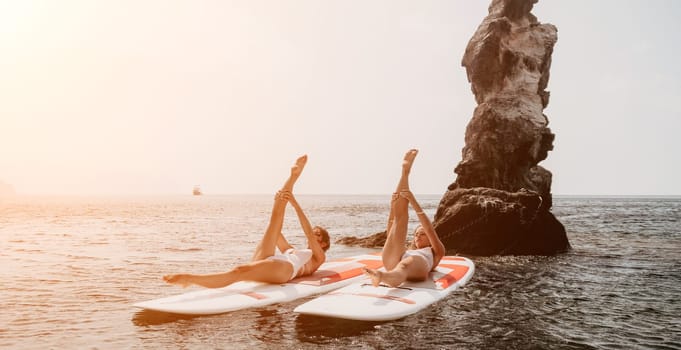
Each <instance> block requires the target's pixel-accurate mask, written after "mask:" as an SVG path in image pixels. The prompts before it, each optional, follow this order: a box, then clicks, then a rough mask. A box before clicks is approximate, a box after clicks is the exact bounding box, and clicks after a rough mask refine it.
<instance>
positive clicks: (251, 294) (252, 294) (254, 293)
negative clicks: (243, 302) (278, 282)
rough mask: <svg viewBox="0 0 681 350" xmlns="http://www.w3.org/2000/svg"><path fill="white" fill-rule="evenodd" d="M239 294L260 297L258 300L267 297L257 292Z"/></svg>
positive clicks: (254, 297)
mask: <svg viewBox="0 0 681 350" xmlns="http://www.w3.org/2000/svg"><path fill="white" fill-rule="evenodd" d="M239 294H241V295H245V296H247V297H251V298H253V299H258V300H262V299H267V296H265V295H262V294H258V293H256V292H241V293H239Z"/></svg>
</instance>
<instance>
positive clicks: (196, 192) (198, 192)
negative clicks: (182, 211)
mask: <svg viewBox="0 0 681 350" xmlns="http://www.w3.org/2000/svg"><path fill="white" fill-rule="evenodd" d="M192 194H193V195H195V196H200V195H202V194H203V193H201V188H200V187H199V186H198V185H197V186H194V189H193V190H192Z"/></svg>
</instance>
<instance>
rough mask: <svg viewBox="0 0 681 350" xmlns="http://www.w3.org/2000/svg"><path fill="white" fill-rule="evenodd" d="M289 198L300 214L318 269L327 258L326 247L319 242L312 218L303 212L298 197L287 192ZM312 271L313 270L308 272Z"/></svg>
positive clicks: (315, 265)
mask: <svg viewBox="0 0 681 350" xmlns="http://www.w3.org/2000/svg"><path fill="white" fill-rule="evenodd" d="M287 199H288V201H289V203H291V206H293V209H295V210H296V214H297V215H298V221H300V226H301V228H302V229H303V232H304V233H305V237H307V244H308V246H309V247H310V249H311V250H312V259H310V260H311V261H312V262H313V263H314V266H313V271H314V270H316V269H317V268H318V267H319V265H321V264H322V263H324V261H325V260H326V254H325V253H324V249H322V246H321V245H319V242H318V241H317V236H315V234H314V232H312V225H311V224H310V220H308V219H307V216H306V215H305V213H304V212H303V208H301V207H300V204H298V201H297V200H296V198H295V197H294V196H293V194H292V193H290V192H289V193H287ZM308 273H311V272H308Z"/></svg>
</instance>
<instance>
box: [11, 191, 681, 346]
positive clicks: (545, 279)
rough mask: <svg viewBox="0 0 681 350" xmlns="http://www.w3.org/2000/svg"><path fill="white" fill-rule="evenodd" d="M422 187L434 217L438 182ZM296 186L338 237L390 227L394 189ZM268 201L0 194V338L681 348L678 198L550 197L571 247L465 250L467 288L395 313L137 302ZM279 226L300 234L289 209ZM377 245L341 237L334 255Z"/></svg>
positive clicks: (228, 249)
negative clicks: (488, 252)
mask: <svg viewBox="0 0 681 350" xmlns="http://www.w3.org/2000/svg"><path fill="white" fill-rule="evenodd" d="M418 198H419V200H420V202H421V203H422V206H423V207H424V209H425V211H426V213H428V214H429V215H430V216H431V217H432V215H433V214H434V212H435V210H436V208H437V204H438V202H439V196H418ZM298 200H299V202H300V203H301V205H302V206H303V207H304V209H305V210H306V212H307V214H308V217H309V218H310V220H311V222H312V224H313V225H322V226H325V227H327V228H328V229H329V231H330V233H331V235H332V236H333V238H334V239H335V238H339V237H343V236H350V235H352V236H365V235H369V234H373V233H375V232H379V231H382V230H384V229H385V224H386V217H387V213H388V209H389V207H388V203H389V197H388V196H387V195H386V196H300V197H299V198H298ZM271 205H272V196H260V195H250V196H165V197H164V196H159V197H65V198H58V197H14V198H10V199H7V198H5V199H0V242H1V243H0V244H1V249H0V293H1V294H0V295H1V297H0V310H2V312H1V313H0V348H3V349H5V348H7V349H49V348H54V349H63V348H65V349H90V348H93V349H127V348H151V349H158V348H168V349H172V348H188V349H253V348H268V349H272V348H273V349H283V348H286V349H308V348H309V349H317V348H338V349H348V348H358V349H381V348H383V349H396V348H416V349H418V348H422V349H527V348H538V349H638V348H641V349H648V348H651V349H681V303H680V301H679V299H680V298H681V256H680V255H681V198H674V197H658V198H645V197H637V198H625V197H592V198H589V197H556V198H555V199H554V208H553V212H554V214H555V215H556V216H557V217H558V219H559V220H560V221H561V222H562V223H563V224H564V225H565V227H566V229H567V232H568V238H569V240H570V243H571V244H572V246H573V249H572V250H571V251H570V252H569V253H566V254H561V255H558V256H553V257H540V256H518V257H510V256H509V257H473V256H471V257H470V258H472V259H473V261H474V262H475V264H476V273H475V275H474V276H473V278H472V280H471V281H470V282H469V283H468V284H467V285H466V286H465V287H463V288H462V289H460V290H457V291H455V292H454V293H453V294H451V295H450V296H449V297H447V298H445V299H444V300H442V301H440V302H438V303H436V304H434V305H432V306H431V307H429V308H427V309H425V310H424V311H422V312H419V313H417V314H415V315H412V316H409V317H405V318H403V319H400V320H396V321H390V322H381V323H375V322H373V323H372V322H355V321H341V320H333V319H324V318H316V317H310V316H303V315H298V314H296V313H293V309H294V308H295V307H296V306H297V305H299V304H300V303H302V302H304V301H305V300H307V299H304V300H297V301H294V302H289V303H284V304H277V305H271V306H268V307H263V308H255V309H249V310H243V311H237V312H231V313H226V314H221V315H214V316H201V317H191V316H181V315H172V314H164V313H155V312H150V311H142V310H139V309H136V308H134V307H132V304H133V303H135V302H139V301H143V300H148V299H153V298H158V297H162V296H168V295H173V294H178V293H182V292H186V291H188V290H194V289H198V288H197V287H192V288H189V289H182V288H180V287H178V286H173V285H168V284H165V283H164V282H163V281H162V280H161V277H162V276H163V275H164V274H169V273H178V272H192V273H211V272H220V271H225V270H227V269H229V268H230V267H232V266H234V265H237V264H241V263H246V262H248V261H249V260H250V258H251V255H252V252H253V248H254V247H255V245H256V244H257V242H258V240H259V238H260V235H261V234H262V232H263V231H264V229H265V227H266V225H267V221H268V219H269V214H270V210H271ZM412 214H413V213H412ZM411 220H412V221H411V223H410V225H412V226H415V225H416V222H415V220H416V219H415V216H414V215H412V218H411ZM284 233H285V235H286V236H287V238H288V239H289V241H290V242H291V243H292V244H293V245H298V246H300V245H304V242H305V240H304V236H303V235H302V233H301V230H300V226H299V224H298V222H297V220H296V217H295V213H294V212H293V210H291V209H289V210H288V211H287V215H286V221H285V225H284ZM367 251H374V250H370V249H365V248H356V247H346V246H341V245H337V244H335V245H332V248H331V249H330V251H329V253H328V254H329V258H331V259H333V258H336V257H342V256H349V255H355V254H359V253H364V252H367Z"/></svg>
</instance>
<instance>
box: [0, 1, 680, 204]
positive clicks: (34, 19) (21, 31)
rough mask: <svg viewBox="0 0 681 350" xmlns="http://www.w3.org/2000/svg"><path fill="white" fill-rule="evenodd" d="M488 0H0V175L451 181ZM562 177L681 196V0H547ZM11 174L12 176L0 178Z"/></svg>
mask: <svg viewBox="0 0 681 350" xmlns="http://www.w3.org/2000/svg"><path fill="white" fill-rule="evenodd" d="M489 3H490V1H482V0H475V1H471V0H439V1H436V0H419V1H412V0H295V1H293V0H290V1H280V0H241V1H222V0H219V1H218V0H215V1H165V0H157V1H150V0H115V1H114V0H111V1H90V0H82V1H72V0H60V1H51V0H46V1H33V0H21V1H15V0H0V181H1V182H4V183H7V184H11V185H13V186H14V188H15V189H16V191H17V192H18V193H20V194H73V195H88V194H93V195H94V194H185V193H190V191H191V188H192V187H193V185H195V184H198V185H201V187H202V189H203V190H204V192H205V193H207V194H230V193H273V192H274V191H276V190H277V189H278V188H279V186H280V185H281V184H282V183H283V181H284V179H285V177H286V176H287V175H288V169H289V166H290V164H292V162H293V161H294V159H295V158H296V157H297V156H298V155H300V154H303V153H307V154H308V155H309V157H310V159H309V162H308V166H307V168H306V170H305V173H304V174H303V177H301V180H300V182H299V184H298V186H297V188H296V190H297V191H298V192H299V193H307V194H311V193H318V194H385V193H390V192H391V191H392V190H393V189H394V186H395V183H396V181H397V178H398V175H399V169H400V163H401V158H402V155H403V153H404V152H405V151H406V150H407V149H409V148H411V147H415V148H419V149H420V151H421V153H420V154H419V157H418V158H417V161H416V163H415V167H414V170H413V173H412V179H411V186H412V189H413V191H414V192H416V193H428V194H441V193H444V191H445V190H446V187H447V186H448V185H449V184H450V183H451V182H453V181H454V179H455V174H454V173H453V169H454V167H455V166H456V164H457V163H458V162H459V161H460V160H461V148H462V147H463V139H464V131H465V128H466V125H467V124H468V122H469V120H470V118H471V116H472V113H473V109H474V107H475V103H474V98H473V95H472V93H471V92H470V85H469V83H468V81H467V79H466V74H465V70H464V68H463V67H461V65H460V62H461V58H462V56H463V53H464V49H465V47H466V44H467V43H468V41H469V39H470V37H471V35H472V34H473V32H474V31H475V30H476V28H477V26H478V25H479V23H480V22H481V21H482V19H483V18H484V17H485V16H486V15H487V7H488V5H489ZM533 13H534V14H535V15H536V16H537V17H538V18H539V20H540V21H541V22H544V23H552V24H555V25H556V26H557V27H558V43H557V45H556V46H555V50H554V54H553V65H552V69H551V79H550V81H549V88H548V90H549V91H550V92H551V101H550V103H549V106H548V108H547V109H546V110H545V113H546V114H547V115H548V117H549V120H550V123H551V124H550V127H551V129H552V130H553V131H554V133H555V134H556V140H555V142H554V146H555V150H554V151H553V152H551V153H549V158H548V159H547V160H546V161H544V162H543V163H542V164H541V165H543V166H544V167H546V168H548V169H549V170H550V171H552V172H553V175H554V182H553V193H554V194H558V195H560V194H596V195H599V194H602V195H613V194H621V195H627V194H630V195H643V194H657V195H665V194H667V195H679V194H681V181H679V179H681V162H680V161H679V156H678V153H677V152H679V151H680V150H681V137H680V136H679V134H680V132H681V104H680V103H679V98H680V97H681V65H679V63H678V62H681V45H680V44H679V43H681V24H679V23H680V21H679V20H678V19H679V18H681V2H680V1H676V0H653V1H645V0H630V1H622V0H607V1H606V0H599V1H592V0H571V1H565V0H540V1H539V3H538V4H537V5H535V7H534V11H533ZM0 184H1V183H0Z"/></svg>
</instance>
